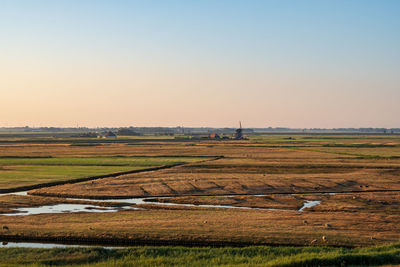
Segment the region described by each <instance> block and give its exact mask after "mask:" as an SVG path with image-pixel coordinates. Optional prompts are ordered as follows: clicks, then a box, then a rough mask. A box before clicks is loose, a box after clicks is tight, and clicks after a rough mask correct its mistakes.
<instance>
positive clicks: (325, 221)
mask: <svg viewBox="0 0 400 267" xmlns="http://www.w3.org/2000/svg"><path fill="white" fill-rule="evenodd" d="M328 137H329V138H328ZM328 137H324V136H321V137H315V138H314V137H312V138H310V139H308V138H306V137H302V136H299V137H296V139H295V140H292V139H285V138H287V137H279V136H274V137H273V138H272V137H271V138H270V137H268V138H264V137H261V138H259V139H257V140H250V141H242V142H213V141H202V142H179V141H168V142H167V141H162V140H161V141H157V142H155V141H151V142H147V141H146V142H145V141H143V142H138V143H115V144H114V143H111V144H102V145H100V146H88V147H79V146H70V145H68V144H29V145H24V144H8V145H0V156H21V155H23V156H53V157H61V156H62V157H67V156H73V157H87V156H99V155H102V156H118V155H121V156H224V157H225V158H222V159H219V160H215V161H209V162H202V163H190V164H186V165H183V166H179V167H174V168H171V169H165V170H159V171H151V172H144V173H136V174H127V175H120V176H117V177H108V178H102V179H98V180H96V181H92V182H82V183H76V184H66V185H60V186H54V187H48V188H42V189H37V190H34V191H31V193H36V194H42V195H46V194H47V195H58V196H78V197H80V196H83V197H133V196H137V197H140V196H174V197H175V198H173V199H170V200H169V201H174V202H178V203H197V204H222V205H233V206H247V207H263V208H278V209H279V208H283V209H289V210H280V211H276V210H275V211H264V210H238V209H224V208H184V207H168V208H167V207H159V206H155V205H152V204H151V203H149V204H147V205H144V207H146V208H147V210H142V211H120V212H117V213H105V214H88V213H79V214H53V215H32V216H18V217H4V216H0V224H7V225H10V226H11V227H10V232H9V233H4V234H5V235H11V236H19V237H22V238H23V237H33V238H34V237H37V238H46V237H49V238H66V239H68V238H81V237H82V238H89V239H93V240H113V239H121V240H131V241H133V240H139V241H146V242H150V241H161V242H166V241H171V242H177V243H179V242H185V243H190V242H198V243H205V244H209V243H226V242H234V243H242V244H243V243H246V244H295V245H310V244H312V245H321V244H323V245H337V246H353V245H357V246H365V245H375V244H385V243H390V242H395V241H398V240H400V228H399V227H400V226H399V225H400V214H399V208H398V207H399V192H381V193H379V192H374V193H368V191H371V190H373V191H380V190H381V191H385V190H386V191H387V190H400V183H399V178H400V159H399V158H397V157H393V156H396V155H397V153H398V147H397V146H398V144H399V140H397V139H391V138H387V139H384V138H382V137H379V138H378V137H376V138H375V137H370V136H369V137H368V138H362V137H356V136H352V137H341V138H338V139H337V140H336V139H335V137H332V136H328ZM318 138H319V139H318ZM346 138H347V139H346ZM342 143H344V144H348V145H351V146H352V147H327V146H326V145H327V144H342ZM358 143H363V144H364V143H367V144H375V143H376V144H383V145H385V144H388V143H390V145H391V146H384V147H382V146H377V147H367V148H366V147H357V146H354V145H356V144H358ZM375 152H376V153H375ZM360 155H362V156H360ZM375 155H381V156H380V157H375ZM351 191H360V192H364V193H354V194H337V195H307V194H304V193H305V192H339V193H340V192H351ZM365 192H367V193H365ZM279 193H301V194H297V195H279ZM231 194H244V195H245V194H275V195H273V196H272V195H271V196H268V197H255V196H235V197H231V198H226V197H222V196H218V195H231ZM196 195H198V196H203V197H196ZM206 196H211V197H206ZM305 200H320V201H321V205H318V206H315V207H313V208H309V209H308V210H307V211H304V212H299V211H296V210H297V209H298V208H299V206H301V205H302V203H303V202H304V201H305ZM89 227H90V229H93V230H90V231H89V230H88V229H89ZM322 236H325V237H326V241H323V239H322ZM313 240H316V241H313Z"/></svg>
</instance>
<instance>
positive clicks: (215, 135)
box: [209, 133, 221, 139]
mask: <svg viewBox="0 0 400 267" xmlns="http://www.w3.org/2000/svg"><path fill="white" fill-rule="evenodd" d="M209 137H210V139H221V136H219V135H218V134H216V133H212V134H210V136H209Z"/></svg>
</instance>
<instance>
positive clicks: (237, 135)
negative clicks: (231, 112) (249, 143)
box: [235, 121, 243, 140]
mask: <svg viewBox="0 0 400 267" xmlns="http://www.w3.org/2000/svg"><path fill="white" fill-rule="evenodd" d="M239 126H240V128H239V129H236V131H235V139H236V140H242V139H243V129H242V122H241V121H239Z"/></svg>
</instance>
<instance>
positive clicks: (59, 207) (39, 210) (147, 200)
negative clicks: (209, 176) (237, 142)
mask: <svg viewBox="0 0 400 267" xmlns="http://www.w3.org/2000/svg"><path fill="white" fill-rule="evenodd" d="M1 195H27V191H23V192H15V193H7V194H0V196H1ZM235 196H238V195H222V196H221V197H235ZM253 196H256V197H264V196H268V194H266V195H253ZM156 198H157V199H168V198H170V197H144V198H127V199H106V200H104V199H85V198H65V199H68V200H80V201H82V200H83V201H91V202H103V203H111V202H114V203H115V202H117V203H126V205H125V206H121V207H102V206H97V205H90V204H55V205H46V206H40V207H28V208H15V209H12V210H15V211H19V213H7V214H0V215H5V216H18V215H34V214H49V213H70V212H117V211H119V210H123V209H131V210H140V209H142V208H136V207H132V206H131V205H141V204H152V205H158V206H180V207H203V208H225V209H245V210H279V211H282V210H286V211H294V210H289V209H272V208H254V207H240V206H229V205H206V204H181V203H170V202H157V201H152V200H154V199H156ZM320 203H321V202H320V201H308V200H306V201H305V202H304V204H303V206H302V207H301V208H300V209H299V211H303V210H304V209H306V208H310V207H313V206H316V205H318V204H320Z"/></svg>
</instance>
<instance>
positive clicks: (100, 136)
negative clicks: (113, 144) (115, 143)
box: [97, 131, 117, 139]
mask: <svg viewBox="0 0 400 267" xmlns="http://www.w3.org/2000/svg"><path fill="white" fill-rule="evenodd" d="M97 138H107V139H109V138H114V139H115V138H117V135H116V134H115V133H113V132H111V131H108V132H106V133H105V134H104V135H99V136H97Z"/></svg>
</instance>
